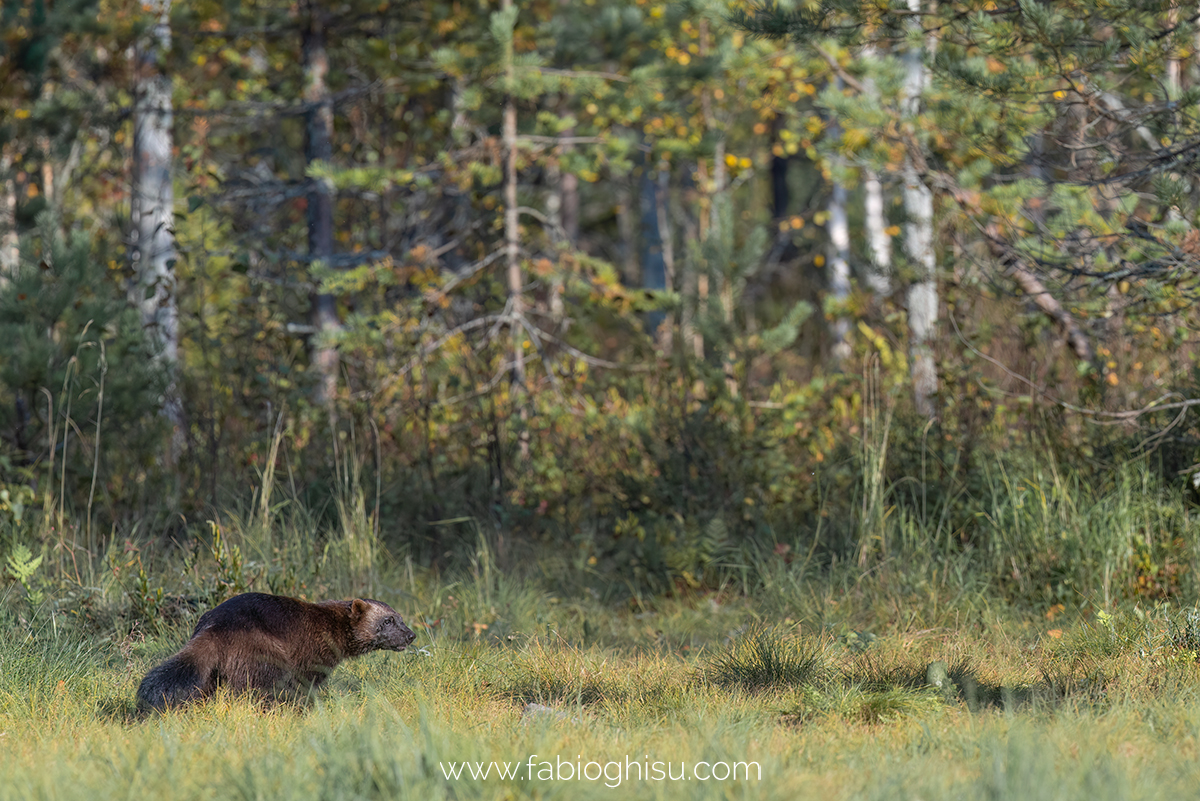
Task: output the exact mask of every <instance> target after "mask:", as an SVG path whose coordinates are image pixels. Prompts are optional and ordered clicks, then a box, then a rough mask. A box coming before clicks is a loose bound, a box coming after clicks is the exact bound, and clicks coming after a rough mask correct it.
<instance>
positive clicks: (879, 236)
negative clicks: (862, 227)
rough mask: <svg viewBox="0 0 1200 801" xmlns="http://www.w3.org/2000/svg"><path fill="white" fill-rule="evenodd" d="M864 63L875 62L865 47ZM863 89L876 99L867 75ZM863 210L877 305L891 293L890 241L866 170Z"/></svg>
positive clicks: (878, 188)
mask: <svg viewBox="0 0 1200 801" xmlns="http://www.w3.org/2000/svg"><path fill="white" fill-rule="evenodd" d="M862 58H863V60H864V61H869V62H874V61H875V48H874V47H873V46H872V45H867V46H866V47H864V48H863V49H862ZM863 88H864V89H866V91H867V95H868V96H869V97H870V98H871V99H872V100H878V99H879V90H878V88H877V87H876V86H875V79H874V78H872V77H870V75H868V76H867V78H866V79H864V80H863ZM863 194H864V196H865V197H864V199H863V211H864V212H865V215H864V216H865V217H866V220H865V222H866V228H867V246H868V248H869V250H870V256H871V264H870V267H869V268H868V269H867V274H866V277H865V278H866V284H867V287H868V288H870V290H871V294H873V295H874V296H875V300H876V301H877V302H879V301H882V300H883V299H884V298H886V297H888V296H890V295H891V294H892V238H891V237H890V236H889V235H888V232H887V217H886V216H885V214H884V209H883V184H882V183H881V182H880V180H879V173H877V172H875V170H872V169H870V168H866V169H864V170H863Z"/></svg>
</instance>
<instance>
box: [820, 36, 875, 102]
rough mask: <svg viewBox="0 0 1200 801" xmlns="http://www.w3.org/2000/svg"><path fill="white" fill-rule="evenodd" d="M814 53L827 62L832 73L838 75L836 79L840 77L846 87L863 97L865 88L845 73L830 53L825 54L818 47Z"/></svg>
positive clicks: (823, 50) (821, 48) (822, 49)
mask: <svg viewBox="0 0 1200 801" xmlns="http://www.w3.org/2000/svg"><path fill="white" fill-rule="evenodd" d="M816 51H817V55H819V56H820V57H821V58H823V59H825V61H827V62H828V63H829V66H830V67H832V68H833V71H834V72H836V73H837V74H838V77H840V78H841V79H842V80H843V81H845V82H846V85H847V86H849V87H850V88H851V89H853V90H854V91H856V92H858V93H859V94H864V95H865V94H867V89H866V87H865V86H863V85H862V84H861V83H859V82H858V79H857V78H855V77H854V76H853V75H851V74H850V73H848V72H846V70H845V69H844V68H843V67H842V65H841V64H839V63H838V62H837V59H836V58H834V57H833V54H832V53H829V52H827V51H826V50H825V48H823V47H820V46H817V48H816Z"/></svg>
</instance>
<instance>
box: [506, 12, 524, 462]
mask: <svg viewBox="0 0 1200 801" xmlns="http://www.w3.org/2000/svg"><path fill="white" fill-rule="evenodd" d="M511 8H512V0H501V3H500V9H501V10H502V11H508V10H509V9H511ZM514 26H515V20H514ZM515 82H516V67H515V65H514V63H513V43H512V38H511V36H510V38H508V39H507V40H506V41H505V45H504V83H505V88H506V90H507V96H506V97H505V99H504V122H503V131H502V135H503V139H504V159H505V163H504V253H505V261H506V262H507V265H508V268H507V273H508V302H509V313H510V314H511V315H512V318H513V322H511V323H510V325H509V331H510V333H511V336H512V353H513V364H512V391H513V394H514V395H517V396H519V397H517V398H514V401H515V402H516V403H517V404H519V405H520V409H521V411H520V415H521V420H523V421H524V420H527V419H528V417H529V411H528V407H527V403H526V402H527V400H528V398H526V397H525V396H526V395H527V393H528V391H529V387H528V385H527V383H526V377H525V329H524V328H523V327H522V326H523V324H524V317H525V298H524V296H523V295H522V294H521V290H522V288H523V287H524V285H525V281H524V278H523V277H522V275H521V262H520V259H519V256H520V249H521V248H520V228H519V222H520V218H519V212H518V210H517V103H516V99H515V98H514V97H513V94H512V92H513V89H514V85H515ZM519 447H520V454H521V458H522V459H528V458H529V430H528V429H523V430H522V431H521V433H520V446H519Z"/></svg>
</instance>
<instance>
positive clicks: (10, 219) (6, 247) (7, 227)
mask: <svg viewBox="0 0 1200 801" xmlns="http://www.w3.org/2000/svg"><path fill="white" fill-rule="evenodd" d="M11 170H12V155H11V154H10V153H8V152H4V153H3V154H2V155H0V289H3V288H4V286H5V284H7V283H8V281H9V280H10V279H11V278H12V276H13V275H14V274H15V273H16V271H17V261H18V260H19V257H20V249H19V247H20V246H19V240H18V238H17V182H16V181H15V180H14V179H13V176H12V174H11V172H10V171H11Z"/></svg>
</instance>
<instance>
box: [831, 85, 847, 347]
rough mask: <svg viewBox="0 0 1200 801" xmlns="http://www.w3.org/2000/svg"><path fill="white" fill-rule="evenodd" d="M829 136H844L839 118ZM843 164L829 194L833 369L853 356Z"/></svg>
mask: <svg viewBox="0 0 1200 801" xmlns="http://www.w3.org/2000/svg"><path fill="white" fill-rule="evenodd" d="M834 87H835V88H836V89H837V90H838V91H841V89H842V80H841V78H835V79H834ZM830 127H831V130H830V137H831V138H832V139H834V140H837V139H841V136H842V131H841V126H840V125H838V123H837V120H834V121H833V125H832V126H830ZM841 166H842V158H841V157H840V156H834V158H833V169H834V172H835V174H834V175H833V191H832V192H831V193H830V197H829V296H830V298H831V299H832V300H833V303H834V305H835V307H836V308H837V312H836V316H835V317H834V319H833V325H832V326H831V327H830V333H831V334H832V336H833V347H832V348H831V349H830V353H831V355H832V356H833V362H834V369H837V370H840V369H842V365H843V362H845V361H846V359H848V358H849V357H850V343H849V342H848V341H847V337H848V335H849V333H850V320H849V319H848V318H847V317H846V312H845V307H846V301H847V300H849V299H850V221H849V219H847V217H846V185H845V184H843V183H842V181H841V179H840V178H839V177H838V176H837V175H836V172H837V171H838V170H839V169H840V168H841Z"/></svg>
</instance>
